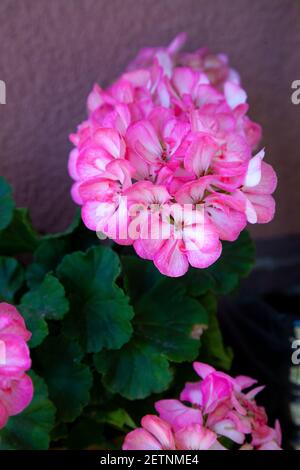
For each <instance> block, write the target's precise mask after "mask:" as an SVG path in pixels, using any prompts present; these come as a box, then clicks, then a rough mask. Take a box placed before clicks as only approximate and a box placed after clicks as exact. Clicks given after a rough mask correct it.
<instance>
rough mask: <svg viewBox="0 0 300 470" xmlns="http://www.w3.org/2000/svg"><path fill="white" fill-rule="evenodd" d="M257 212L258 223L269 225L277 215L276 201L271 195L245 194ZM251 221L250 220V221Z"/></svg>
mask: <svg viewBox="0 0 300 470" xmlns="http://www.w3.org/2000/svg"><path fill="white" fill-rule="evenodd" d="M245 194H246V196H247V198H248V201H249V202H250V203H251V205H252V207H254V210H255V212H256V216H257V223H259V224H267V223H268V222H271V220H272V219H273V217H274V215H275V200H274V198H273V197H272V196H270V195H269V194H252V193H245ZM248 220H249V219H248Z"/></svg>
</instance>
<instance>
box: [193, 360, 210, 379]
mask: <svg viewBox="0 0 300 470" xmlns="http://www.w3.org/2000/svg"><path fill="white" fill-rule="evenodd" d="M193 368H194V371H195V372H196V373H197V374H198V375H199V377H201V379H205V377H207V376H208V375H209V374H212V373H213V372H216V369H215V368H214V367H212V366H209V365H208V364H204V362H193Z"/></svg>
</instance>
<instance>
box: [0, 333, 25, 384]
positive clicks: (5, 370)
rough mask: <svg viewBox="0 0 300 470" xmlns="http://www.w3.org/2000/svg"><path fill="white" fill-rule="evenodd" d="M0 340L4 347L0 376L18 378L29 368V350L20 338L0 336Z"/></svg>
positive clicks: (9, 335)
mask: <svg viewBox="0 0 300 470" xmlns="http://www.w3.org/2000/svg"><path fill="white" fill-rule="evenodd" d="M0 340H1V342H2V344H4V345H5V348H4V364H2V363H1V364H0V374H1V376H5V377H11V378H14V377H19V376H20V374H23V373H24V372H25V371H26V370H28V369H30V367H31V359H30V354H29V348H28V346H27V344H26V342H25V341H24V339H23V338H22V337H20V336H17V335H14V334H9V333H5V334H0Z"/></svg>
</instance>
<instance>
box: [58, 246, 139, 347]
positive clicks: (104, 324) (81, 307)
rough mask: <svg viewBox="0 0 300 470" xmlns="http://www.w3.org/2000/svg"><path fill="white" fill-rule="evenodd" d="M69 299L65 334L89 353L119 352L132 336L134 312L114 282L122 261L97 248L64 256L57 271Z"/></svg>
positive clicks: (100, 247) (106, 249)
mask: <svg viewBox="0 0 300 470" xmlns="http://www.w3.org/2000/svg"><path fill="white" fill-rule="evenodd" d="M57 273H58V277H59V278H60V280H61V282H62V283H63V285H64V286H65V289H66V292H67V294H68V296H69V299H70V305H71V308H70V314H68V315H67V317H66V320H65V325H64V332H65V334H66V335H68V336H69V337H71V338H77V339H78V340H79V341H80V343H81V344H82V346H83V348H84V349H85V350H86V351H87V352H99V351H100V350H101V349H103V348H107V349H118V348H120V347H121V346H123V344H125V343H126V342H127V341H128V340H129V339H130V337H131V334H132V326H131V323H130V320H131V319H132V317H133V309H132V307H131V306H130V305H129V303H128V298H127V297H126V296H125V294H124V292H123V290H122V289H120V288H119V287H118V286H117V285H116V283H115V281H116V279H117V277H118V275H119V273H120V263H119V258H118V256H117V255H116V253H114V252H113V251H112V250H111V249H110V248H108V247H103V246H97V247H93V248H90V249H89V250H88V251H87V252H86V253H82V252H76V253H73V254H71V255H67V256H65V258H64V259H63V261H62V263H61V264H60V266H59V267H58V270H57Z"/></svg>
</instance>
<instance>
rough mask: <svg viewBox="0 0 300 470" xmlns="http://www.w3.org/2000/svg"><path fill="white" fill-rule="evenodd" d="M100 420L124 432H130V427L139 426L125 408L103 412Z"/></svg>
mask: <svg viewBox="0 0 300 470" xmlns="http://www.w3.org/2000/svg"><path fill="white" fill-rule="evenodd" d="M98 421H100V422H101V423H106V424H109V425H110V426H112V427H114V428H116V429H119V430H120V431H123V432H128V430H129V429H135V428H136V427H137V425H136V424H135V422H134V421H133V420H132V418H131V417H130V416H129V414H128V413H127V411H126V410H124V409H123V408H118V409H117V410H113V411H104V412H101V415H100V416H99V419H98Z"/></svg>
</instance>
